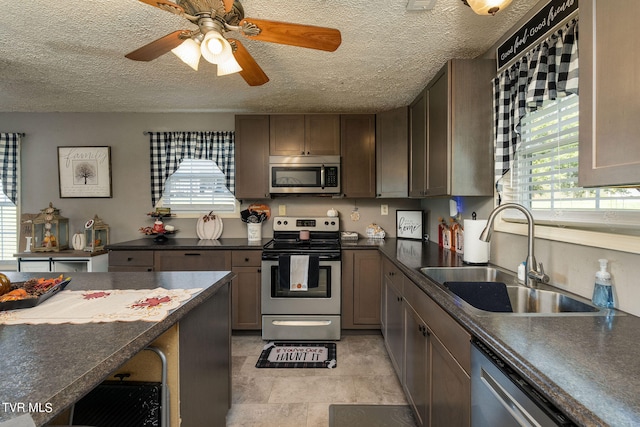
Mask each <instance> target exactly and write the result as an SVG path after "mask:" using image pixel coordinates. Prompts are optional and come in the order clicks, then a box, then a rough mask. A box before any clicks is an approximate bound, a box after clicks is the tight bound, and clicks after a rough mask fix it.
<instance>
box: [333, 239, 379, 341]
mask: <svg viewBox="0 0 640 427" xmlns="http://www.w3.org/2000/svg"><path fill="white" fill-rule="evenodd" d="M381 277H382V274H381V268H380V253H379V252H378V251H368V250H354V251H342V328H343V329H378V328H380V298H381V293H382V286H381Z"/></svg>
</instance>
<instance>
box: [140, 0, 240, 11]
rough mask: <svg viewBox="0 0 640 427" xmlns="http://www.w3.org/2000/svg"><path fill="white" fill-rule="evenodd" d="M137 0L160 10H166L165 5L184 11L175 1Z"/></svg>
mask: <svg viewBox="0 0 640 427" xmlns="http://www.w3.org/2000/svg"><path fill="white" fill-rule="evenodd" d="M139 1H141V2H142V3H146V4H148V5H151V6H153V7H157V8H159V9H162V10H167V8H166V7H167V6H168V7H172V8H174V9H177V10H178V11H179V12H182V13H184V8H183V7H182V6H179V5H177V4H175V3H173V2H170V1H167V0H139ZM231 4H233V2H231ZM161 5H164V6H165V7H163V6H161ZM174 13H175V12H174Z"/></svg>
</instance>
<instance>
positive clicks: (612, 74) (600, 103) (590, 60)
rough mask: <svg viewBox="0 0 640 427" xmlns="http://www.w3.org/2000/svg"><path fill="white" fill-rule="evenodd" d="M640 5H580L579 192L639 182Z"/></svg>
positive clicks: (631, 1) (586, 1)
mask: <svg viewBox="0 0 640 427" xmlns="http://www.w3.org/2000/svg"><path fill="white" fill-rule="evenodd" d="M639 13H640V2H638V1H637V0H620V1H617V2H615V6H613V5H612V4H610V3H609V2H603V1H600V2H598V1H596V0H582V1H580V41H579V44H580V154H579V159H580V168H579V177H578V179H579V183H580V186H583V187H593V186H614V185H628V184H633V185H637V184H638V183H640V144H638V135H640V120H638V117H640V103H639V102H638V94H640V80H639V79H638V74H639V73H640V56H639V55H637V54H635V53H633V52H638V50H640V29H639V27H638V22H637V16H638V14H639Z"/></svg>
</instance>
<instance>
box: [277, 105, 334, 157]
mask: <svg viewBox="0 0 640 427" xmlns="http://www.w3.org/2000/svg"><path fill="white" fill-rule="evenodd" d="M270 127H271V128H270V139H269V152H270V154H271V155H272V156H300V155H305V156H306V155H317V156H332V155H335V156H339V155H340V115H339V114H307V115H302V114H295V115H289V114H283V115H272V116H271V117H270Z"/></svg>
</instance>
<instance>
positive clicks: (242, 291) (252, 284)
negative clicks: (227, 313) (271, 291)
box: [231, 251, 262, 330]
mask: <svg viewBox="0 0 640 427" xmlns="http://www.w3.org/2000/svg"><path fill="white" fill-rule="evenodd" d="M261 260H262V251H233V252H232V253H231V271H232V272H234V273H235V274H236V278H235V279H233V281H232V282H231V327H232V329H238V330H240V329H242V330H261V329H262V313H261V305H260V285H261V276H262V270H261V268H260V264H261Z"/></svg>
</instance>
